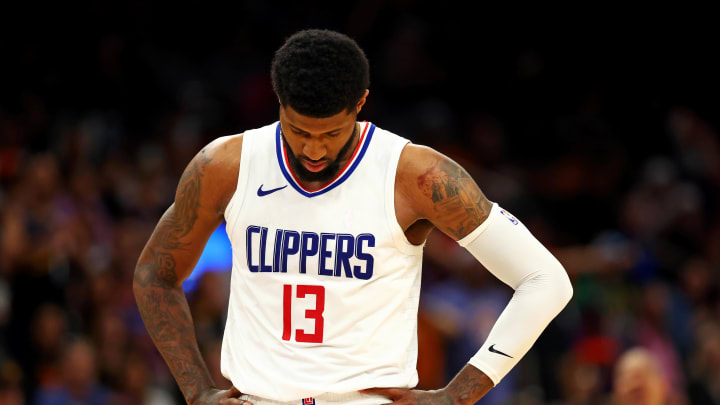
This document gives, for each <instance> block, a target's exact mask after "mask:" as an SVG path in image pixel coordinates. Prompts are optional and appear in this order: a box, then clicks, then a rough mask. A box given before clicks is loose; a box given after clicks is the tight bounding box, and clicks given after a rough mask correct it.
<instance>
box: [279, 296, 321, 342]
mask: <svg viewBox="0 0 720 405" xmlns="http://www.w3.org/2000/svg"><path fill="white" fill-rule="evenodd" d="M292 290H293V286H292V285H290V284H285V285H283V335H282V339H283V340H290V335H291V334H292V301H293V294H292ZM306 295H314V296H315V308H313V309H308V310H306V311H305V318H307V319H314V320H315V332H314V333H305V330H303V329H297V330H295V341H296V342H302V343H322V341H323V326H324V324H325V318H323V315H322V314H323V311H325V287H323V286H321V285H303V284H300V285H298V286H297V289H296V297H297V298H305V296H306Z"/></svg>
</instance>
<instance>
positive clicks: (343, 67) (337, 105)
mask: <svg viewBox="0 0 720 405" xmlns="http://www.w3.org/2000/svg"><path fill="white" fill-rule="evenodd" d="M270 71H271V76H272V84H273V88H274V89H275V93H276V94H277V96H278V98H279V99H280V103H281V104H282V105H284V106H288V105H289V106H291V107H292V108H293V109H294V110H295V111H297V112H298V113H300V114H302V115H306V116H309V117H314V118H325V117H329V116H332V115H335V114H338V113H340V112H341V111H343V110H345V111H348V112H350V111H352V110H353V108H354V107H355V106H356V105H357V102H358V101H359V100H360V98H361V97H362V96H363V94H364V93H365V90H366V89H367V88H368V87H369V86H370V68H369V64H368V61H367V58H366V57H365V53H364V52H363V50H362V49H360V47H359V46H358V44H357V43H356V42H355V41H354V40H352V39H351V38H350V37H348V36H347V35H344V34H341V33H339V32H335V31H329V30H317V29H311V30H304V31H299V32H297V33H295V34H293V35H292V36H291V37H290V38H288V39H287V41H285V44H283V46H282V47H280V49H278V50H277V52H275V57H274V58H273V61H272V67H271V70H270Z"/></svg>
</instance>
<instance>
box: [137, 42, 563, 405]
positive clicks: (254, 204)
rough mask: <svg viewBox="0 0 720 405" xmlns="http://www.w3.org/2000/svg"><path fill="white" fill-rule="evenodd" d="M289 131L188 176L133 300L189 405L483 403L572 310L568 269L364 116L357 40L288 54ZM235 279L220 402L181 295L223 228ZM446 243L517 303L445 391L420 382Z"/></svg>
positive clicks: (447, 172) (262, 132)
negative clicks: (421, 313) (426, 275)
mask: <svg viewBox="0 0 720 405" xmlns="http://www.w3.org/2000/svg"><path fill="white" fill-rule="evenodd" d="M271 73H272V82H273V88H274V90H275V92H276V94H277V96H278V100H279V102H280V109H279V112H280V114H279V121H278V122H275V123H272V124H270V125H268V126H265V127H263V128H259V129H254V130H249V131H246V132H245V133H243V134H241V135H236V136H229V137H224V138H220V139H217V140H215V141H214V142H212V143H210V144H209V145H208V146H207V147H205V148H204V149H203V150H201V151H200V152H199V153H198V154H197V155H196V156H195V158H194V159H193V160H192V161H191V162H190V164H189V165H188V167H187V169H186V170H185V172H184V173H183V175H182V178H181V179H180V183H179V185H178V188H177V192H176V195H175V202H174V204H173V205H171V206H170V208H169V209H168V210H167V211H166V212H165V214H164V215H163V216H162V218H161V219H160V222H159V223H158V225H157V227H156V229H155V231H154V232H153V234H152V236H151V237H150V240H149V241H148V242H147V245H146V246H145V249H144V250H143V252H142V254H141V256H140V259H139V261H138V265H137V268H136V272H135V279H134V283H133V288H134V292H135V296H136V300H137V302H138V307H139V308H140V312H141V314H142V317H143V320H144V322H145V325H146V327H147V329H148V331H149V333H150V336H151V337H152V339H153V341H154V342H155V344H156V346H157V347H158V349H159V350H160V353H161V354H162V355H163V357H164V359H165V361H166V362H167V364H168V366H169V367H170V370H171V371H172V373H173V375H174V377H175V379H176V381H177V383H178V385H179V386H180V388H181V390H182V392H183V394H184V396H185V399H186V400H187V402H188V403H192V404H243V403H252V404H256V405H261V404H268V405H280V404H294V405H300V404H301V403H302V404H306V405H310V404H315V405H325V404H340V403H346V404H347V403H352V404H357V405H360V404H383V403H391V402H403V403H419V402H424V403H444V404H469V403H474V402H475V401H477V400H478V399H479V398H481V397H482V396H483V395H484V394H485V393H486V392H487V391H489V390H490V389H491V388H492V387H493V386H494V385H495V384H497V383H498V382H499V381H500V379H501V378H502V377H503V376H504V375H505V374H507V373H508V372H509V370H510V369H511V368H512V367H513V366H514V365H515V364H516V363H517V362H518V361H519V359H520V358H521V357H522V356H523V355H524V354H525V353H526V352H527V351H528V350H529V349H530V347H531V345H532V344H533V342H534V341H535V340H536V339H537V337H538V336H539V334H540V333H541V332H542V330H543V329H544V328H545V326H547V324H548V323H549V322H550V320H551V319H552V318H553V317H555V315H557V313H558V312H559V311H560V310H561V309H562V308H563V307H564V306H565V304H566V303H567V302H568V300H569V299H570V296H571V294H572V287H571V285H570V282H569V279H568V277H567V274H566V273H565V270H564V269H563V267H562V266H561V265H560V263H558V261H557V260H556V259H555V258H554V257H553V256H552V255H551V254H550V253H549V252H548V251H547V250H546V249H545V248H544V247H543V246H542V245H541V244H540V243H539V242H538V241H537V240H536V239H535V238H534V237H533V236H532V235H531V234H530V233H529V232H528V230H527V229H526V228H525V227H524V226H523V225H522V223H520V222H519V221H518V220H517V219H516V218H514V217H513V216H512V215H511V214H509V213H508V212H507V211H504V210H502V209H500V207H499V206H498V205H497V204H496V203H492V202H490V201H489V200H488V199H487V198H486V197H485V196H484V195H483V193H482V192H481V191H480V188H478V186H477V184H475V182H474V181H472V179H471V178H470V176H469V175H468V174H467V172H466V171H465V170H464V169H463V168H462V167H460V166H459V165H458V164H457V163H455V162H453V161H452V160H450V159H449V158H447V157H446V156H444V155H442V154H440V153H438V152H436V151H434V150H432V149H430V148H427V147H423V146H416V145H413V144H411V143H409V142H408V140H407V139H404V138H402V137H400V136H398V135H395V134H393V133H391V132H389V131H386V130H383V129H381V128H378V127H376V126H375V125H374V124H372V123H369V122H358V121H357V116H358V114H359V113H360V111H361V109H362V107H363V106H364V105H365V102H366V101H367V97H368V94H369V92H368V90H367V89H368V87H369V67H368V61H367V59H366V58H365V54H364V53H363V51H362V50H361V49H360V48H359V47H358V45H357V44H356V43H355V42H354V41H353V40H352V39H350V38H348V37H347V36H345V35H343V34H339V33H337V32H332V31H326V30H307V31H301V32H298V33H296V34H294V35H293V36H291V37H290V38H289V39H288V40H287V41H286V42H285V44H284V45H283V46H282V47H281V48H280V49H279V50H278V51H277V52H276V54H275V57H274V59H273V63H272V68H271ZM223 220H225V221H226V222H227V231H228V236H229V238H230V241H231V243H232V246H233V269H232V281H231V294H230V303H229V307H228V317H227V324H226V327H225V335H224V338H223V345H222V358H221V370H222V373H223V375H224V376H225V377H227V378H228V379H229V380H230V381H231V382H232V383H233V387H232V388H231V389H229V390H220V389H217V388H215V387H214V383H213V381H212V378H211V377H210V374H209V373H208V370H207V367H206V366H205V364H204V362H203V360H202V358H201V356H200V352H199V350H198V347H197V343H196V339H195V336H194V332H193V323H192V318H191V316H190V313H189V310H188V305H187V301H186V299H185V296H184V294H183V292H182V289H181V284H182V281H183V280H184V279H185V278H186V277H187V276H188V275H189V273H190V272H191V271H192V268H193V266H194V264H195V262H196V261H197V259H198V257H199V256H200V253H201V252H202V250H203V247H204V244H205V243H206V241H207V239H208V237H209V236H210V234H211V233H212V232H213V231H214V229H215V228H217V226H218V225H219V224H221V223H222V221H223ZM433 228H438V229H440V230H441V231H442V232H444V233H445V234H447V235H449V236H450V237H452V238H453V239H455V240H457V241H458V243H459V244H460V245H462V246H464V247H465V248H466V249H467V250H468V251H470V252H471V253H472V254H473V255H474V256H475V257H476V258H477V259H478V260H480V261H481V262H482V263H483V265H485V267H487V268H488V269H489V270H490V271H491V272H492V273H493V274H494V275H495V276H496V277H498V278H499V279H500V280H502V281H503V282H505V283H506V284H508V285H509V286H511V287H512V288H513V289H515V291H516V292H515V294H514V296H513V298H512V300H511V302H510V303H509V304H508V306H507V308H506V309H505V310H504V311H503V313H502V314H501V316H500V317H499V319H498V320H497V322H496V324H495V326H494V327H493V329H492V331H491V333H490V335H489V337H488V339H487V341H486V343H485V344H484V345H483V346H482V347H481V348H479V351H478V353H477V354H476V355H475V356H473V357H472V359H470V360H469V362H468V364H467V365H466V366H465V367H464V368H463V369H462V370H461V371H460V373H459V374H458V375H457V376H456V377H455V378H454V379H453V380H452V381H451V382H450V383H449V384H448V385H447V386H446V387H445V388H443V389H439V390H434V391H420V390H412V389H411V388H412V387H414V386H415V385H416V384H417V382H418V378H417V371H416V369H415V367H416V359H417V333H416V330H417V310H418V300H419V289H420V267H421V263H422V249H423V245H424V243H425V240H426V238H427V236H428V234H429V233H430V231H431V230H432V229H433ZM299 401H301V402H299Z"/></svg>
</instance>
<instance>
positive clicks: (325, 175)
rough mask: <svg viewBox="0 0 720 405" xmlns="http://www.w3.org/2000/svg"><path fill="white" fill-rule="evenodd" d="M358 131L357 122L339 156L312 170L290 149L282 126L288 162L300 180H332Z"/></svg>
mask: <svg viewBox="0 0 720 405" xmlns="http://www.w3.org/2000/svg"><path fill="white" fill-rule="evenodd" d="M356 133H357V124H355V127H354V128H353V133H352V135H351V136H350V139H348V141H347V142H345V145H343V147H342V148H341V149H340V152H338V156H337V158H335V160H333V161H332V162H330V164H328V166H327V167H326V168H324V169H322V170H320V171H319V172H311V171H310V170H308V169H306V168H305V166H303V165H302V163H300V159H298V158H297V157H296V156H295V154H294V153H293V151H292V149H290V145H288V143H287V140H286V139H285V133H283V130H282V128H280V136H282V140H283V143H284V144H285V151H286V152H287V158H288V163H289V164H290V168H291V169H292V171H293V173H295V175H296V176H297V177H298V178H300V180H302V181H305V182H308V183H309V182H315V181H318V182H327V181H330V180H332V179H333V178H334V177H335V176H336V175H337V174H338V172H339V171H340V161H341V160H343V158H344V157H345V155H347V153H348V151H349V150H350V148H351V147H352V144H353V140H354V139H355V134H356Z"/></svg>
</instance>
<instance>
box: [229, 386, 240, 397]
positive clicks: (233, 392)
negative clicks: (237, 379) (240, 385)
mask: <svg viewBox="0 0 720 405" xmlns="http://www.w3.org/2000/svg"><path fill="white" fill-rule="evenodd" d="M227 394H228V397H231V398H237V397H239V396H240V395H242V392H240V390H239V389H237V388H235V386H234V385H233V386H232V387H230V389H229V390H227Z"/></svg>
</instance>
